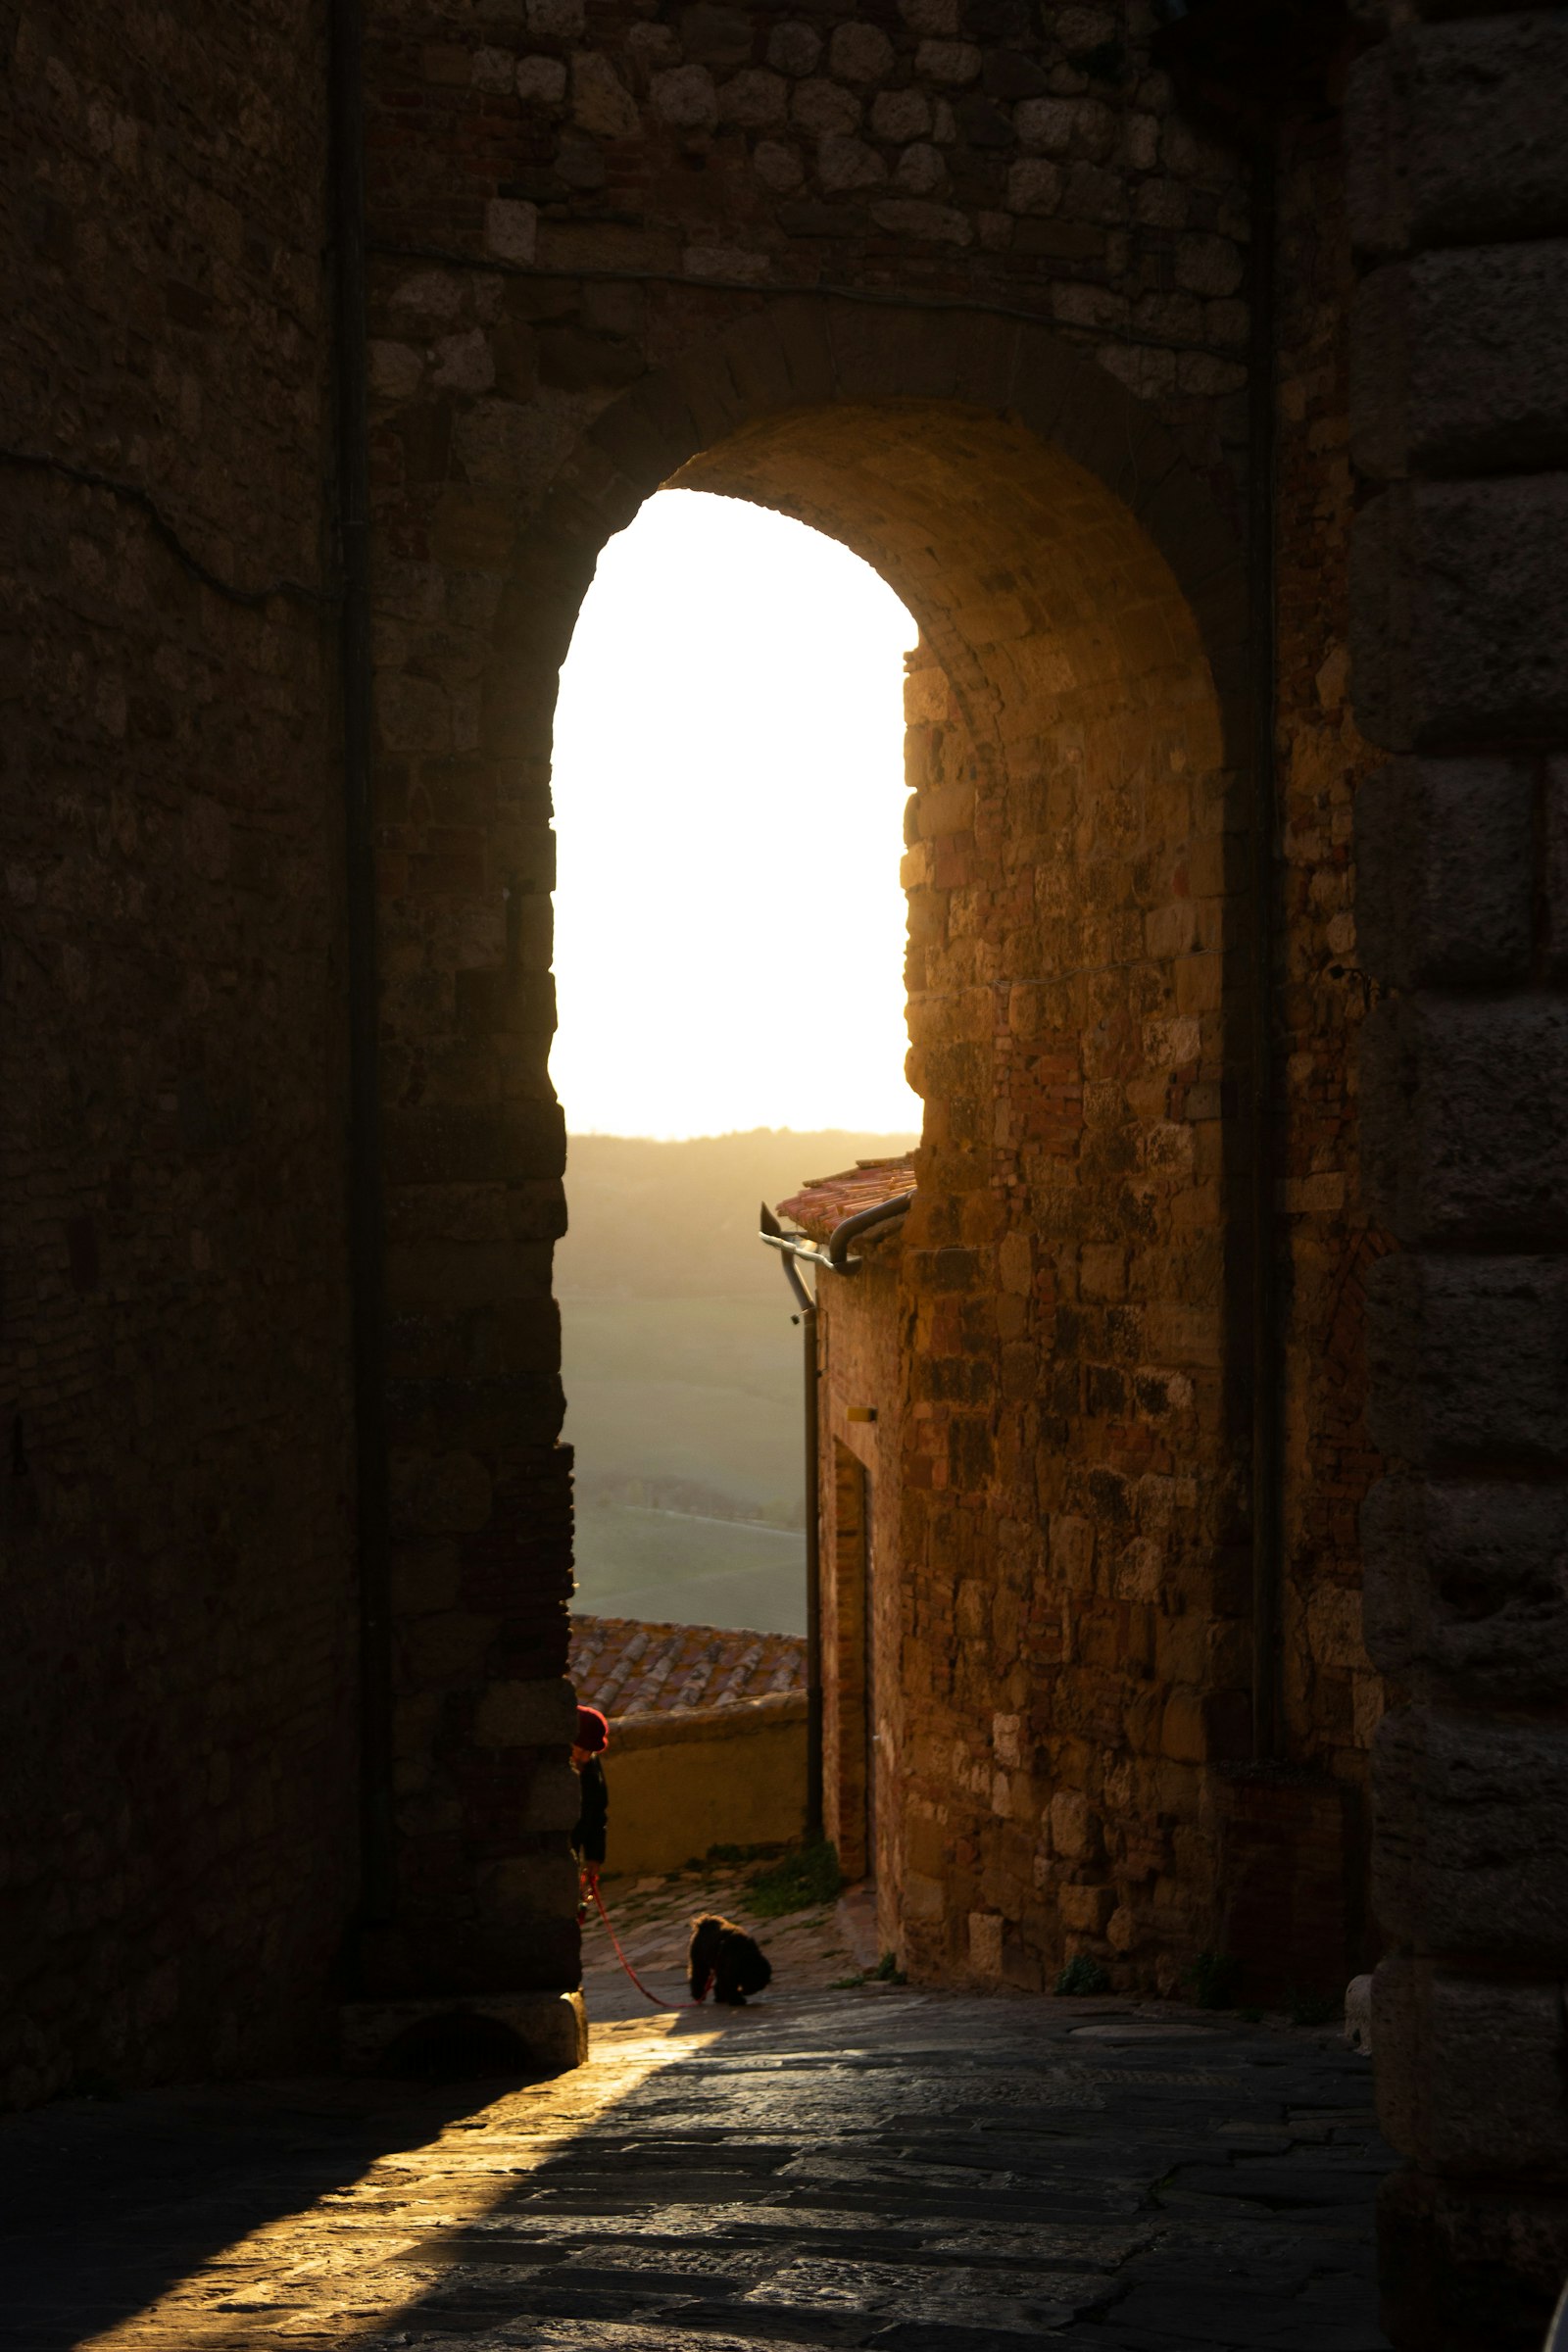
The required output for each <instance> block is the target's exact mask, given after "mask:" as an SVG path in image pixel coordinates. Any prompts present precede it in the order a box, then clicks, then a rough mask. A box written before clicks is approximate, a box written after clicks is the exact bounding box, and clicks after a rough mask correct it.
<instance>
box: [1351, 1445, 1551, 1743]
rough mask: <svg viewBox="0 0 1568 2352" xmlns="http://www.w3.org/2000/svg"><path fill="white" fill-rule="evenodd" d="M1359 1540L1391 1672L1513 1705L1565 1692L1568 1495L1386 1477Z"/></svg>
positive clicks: (1373, 1649) (1372, 1626) (1383, 1660)
mask: <svg viewBox="0 0 1568 2352" xmlns="http://www.w3.org/2000/svg"><path fill="white" fill-rule="evenodd" d="M1361 1543H1362V1555H1363V1559H1364V1563H1365V1576H1366V1585H1365V1593H1364V1601H1363V1626H1364V1631H1365V1636H1366V1645H1367V1649H1368V1651H1369V1652H1370V1654H1371V1656H1372V1658H1373V1659H1374V1661H1375V1662H1376V1663H1377V1664H1378V1665H1379V1666H1380V1667H1381V1668H1382V1669H1383V1671H1384V1673H1385V1674H1389V1675H1392V1676H1394V1677H1395V1678H1396V1679H1397V1680H1398V1681H1401V1682H1409V1681H1412V1680H1417V1679H1421V1680H1424V1679H1426V1678H1428V1677H1430V1678H1432V1679H1433V1680H1434V1681H1435V1682H1438V1683H1441V1684H1444V1685H1446V1687H1447V1688H1448V1690H1449V1691H1452V1692H1453V1693H1454V1694H1455V1695H1458V1696H1461V1697H1466V1698H1471V1699H1478V1700H1490V1701H1493V1702H1495V1703H1499V1702H1500V1703H1503V1704H1509V1705H1518V1704H1529V1703H1531V1702H1535V1701H1542V1700H1549V1699H1555V1698H1561V1697H1563V1696H1565V1695H1568V1489H1565V1488H1564V1487H1562V1486H1559V1485H1557V1484H1555V1483H1552V1484H1543V1485H1535V1484H1519V1485H1500V1484H1497V1483H1489V1484H1487V1485H1485V1486H1473V1485H1466V1486H1450V1485H1442V1486H1439V1485H1433V1484H1428V1483H1427V1482H1425V1481H1422V1480H1417V1479H1403V1478H1385V1479H1381V1480H1380V1481H1379V1482H1378V1484H1377V1485H1376V1486H1375V1487H1374V1488H1373V1489H1372V1491H1371V1493H1370V1494H1369V1495H1368V1496H1367V1498H1366V1501H1365V1503H1364V1504H1363V1505H1362V1508H1361Z"/></svg>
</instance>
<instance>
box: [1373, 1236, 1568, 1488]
mask: <svg viewBox="0 0 1568 2352" xmlns="http://www.w3.org/2000/svg"><path fill="white" fill-rule="evenodd" d="M1368 1308H1369V1314H1368V1322H1367V1345H1368V1352H1369V1357H1370V1361H1371V1368H1372V1405H1371V1423H1372V1434H1373V1437H1374V1440H1375V1441H1376V1442H1378V1443H1379V1444H1381V1445H1382V1446H1384V1448H1385V1449H1386V1451H1388V1452H1389V1453H1391V1454H1397V1455H1399V1456H1401V1457H1402V1458H1403V1459H1404V1460H1405V1461H1408V1462H1413V1463H1417V1464H1419V1465H1421V1466H1422V1467H1424V1468H1428V1469H1431V1470H1433V1471H1435V1472H1437V1473H1438V1474H1440V1475H1447V1476H1450V1477H1451V1476H1453V1475H1455V1474H1463V1473H1465V1472H1472V1473H1473V1472H1475V1471H1477V1470H1481V1469H1493V1468H1495V1467H1499V1466H1506V1467H1508V1468H1510V1469H1518V1468H1520V1467H1526V1468H1529V1469H1531V1470H1538V1469H1545V1468H1551V1467H1554V1466H1556V1465H1559V1464H1561V1463H1563V1462H1565V1461H1568V1421H1565V1418H1564V1407H1565V1404H1568V1266H1564V1265H1563V1263H1562V1262H1561V1260H1560V1259H1557V1258H1551V1257H1479V1256H1477V1257H1469V1256H1453V1257H1440V1256H1434V1255H1424V1256H1417V1255H1415V1254H1413V1253H1412V1254H1409V1255H1403V1254H1401V1255H1397V1256H1394V1257H1386V1258H1384V1259H1383V1260H1382V1261H1381V1262H1380V1263H1379V1265H1378V1266H1377V1267H1376V1268H1375V1269H1374V1274H1373V1280H1372V1284H1371V1286H1370V1289H1369V1294H1368Z"/></svg>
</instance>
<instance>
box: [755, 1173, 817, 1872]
mask: <svg viewBox="0 0 1568 2352" xmlns="http://www.w3.org/2000/svg"><path fill="white" fill-rule="evenodd" d="M761 1238H762V1240H763V1241H764V1242H767V1243H768V1244H770V1245H771V1246H772V1247H773V1248H775V1249H776V1248H779V1247H780V1246H781V1245H782V1244H784V1243H785V1241H786V1238H787V1237H786V1236H785V1234H784V1231H783V1228H782V1227H781V1225H780V1224H779V1221H778V1219H777V1218H776V1217H775V1216H774V1214H773V1212H772V1210H771V1209H770V1208H769V1207H768V1205H767V1202H766V1201H763V1202H762V1211H761ZM800 1254H802V1255H804V1254H805V1252H804V1251H803V1252H801V1253H800ZM795 1255H796V1252H794V1251H792V1250H788V1249H786V1250H785V1254H784V1256H783V1257H782V1258H781V1260H780V1261H779V1262H780V1263H781V1264H782V1266H783V1268H784V1279H785V1281H786V1282H787V1283H788V1284H789V1286H790V1289H791V1291H792V1292H793V1293H794V1296H795V1299H796V1301H797V1303H798V1304H799V1307H800V1310H801V1311H800V1313H799V1315H797V1317H796V1318H795V1319H796V1321H797V1322H798V1323H799V1324H800V1327H801V1369H802V1371H803V1373H804V1374H805V1384H804V1391H803V1402H804V1404H805V1408H806V1418H805V1439H806V1835H807V1838H808V1839H809V1841H810V1842H811V1843H812V1844H814V1843H815V1842H816V1841H817V1840H818V1839H819V1838H820V1837H821V1835H822V1540H821V1533H820V1516H821V1492H822V1474H821V1461H820V1438H819V1434H818V1423H817V1409H818V1397H817V1388H818V1375H817V1362H816V1300H815V1299H813V1298H812V1297H811V1294H810V1292H809V1290H808V1289H807V1287H806V1285H805V1283H804V1282H803V1281H802V1280H801V1278H800V1275H799V1274H798V1273H797V1272H796V1270H795V1263H794V1260H795ZM819 1262H821V1263H824V1264H825V1263H826V1260H825V1259H823V1260H821V1261H819Z"/></svg>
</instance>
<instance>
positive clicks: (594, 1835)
mask: <svg viewBox="0 0 1568 2352" xmlns="http://www.w3.org/2000/svg"><path fill="white" fill-rule="evenodd" d="M577 1779H578V1781H579V1782H580V1784H581V1795H580V1797H579V1800H578V1802H579V1805H580V1808H581V1809H580V1810H579V1812H578V1815H577V1827H576V1828H575V1829H574V1830H573V1831H572V1833H571V1850H572V1852H573V1853H574V1854H575V1855H576V1856H577V1857H578V1859H579V1861H583V1862H603V1860H604V1858H605V1826H606V1824H607V1823H608V1821H609V1819H610V1790H609V1789H608V1787H607V1786H606V1783H605V1768H604V1766H603V1764H601V1763H600V1761H599V1758H598V1757H597V1756H590V1757H589V1759H588V1761H587V1763H586V1764H584V1765H583V1766H582V1768H581V1770H580V1771H579V1772H578V1774H577Z"/></svg>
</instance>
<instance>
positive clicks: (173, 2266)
mask: <svg viewBox="0 0 1568 2352" xmlns="http://www.w3.org/2000/svg"><path fill="white" fill-rule="evenodd" d="M630 1891H631V1890H630V1889H628V1890H627V1892H628V1894H629V1893H630ZM676 1891H677V1893H684V1894H685V1895H686V1896H688V1897H689V1895H690V1891H691V1890H690V1889H689V1888H685V1889H682V1888H679V1887H677V1889H676ZM651 1907H653V1906H651V1902H650V1898H649V1897H648V1896H647V1894H646V1893H645V1895H644V1902H643V1912H644V1918H645V1925H644V1927H643V1928H642V1929H641V1930H640V1931H639V1932H638V1933H637V1934H636V1935H635V1936H634V1937H633V1949H634V1953H635V1954H638V1955H640V1964H641V1962H642V1961H646V1960H647V1959H648V1955H649V1952H650V1951H651V1950H652V1949H655V1948H657V1946H658V1941H659V1938H658V1933H657V1923H654V1927H653V1932H650V1928H649V1925H648V1924H647V1914H648V1912H649V1910H650V1908H651ZM634 1908H635V1906H634ZM768 1934H769V1938H770V1944H771V1948H772V1949H773V1951H774V1954H775V1958H777V1957H779V1956H780V1955H781V1954H787V1955H789V1964H788V1966H787V1967H786V1968H785V1969H783V1970H781V1972H780V1974H781V1980H782V1982H781V1984H780V1988H779V1990H778V1992H777V1995H776V1997H768V1998H766V1999H764V2000H763V2001H761V2002H759V2003H757V2004H755V2005H754V2006H751V2007H748V2008H746V2009H743V2010H740V2011H736V2012H731V2013H729V2014H728V2015H725V2014H722V2013H715V2012H714V2011H713V2010H712V2009H711V2008H707V2009H703V2010H693V2009H685V2010H670V2011H666V2012H660V2011H657V2010H655V2009H653V2008H652V2007H651V2006H649V2005H647V2004H644V2003H637V2002H633V2001H629V2000H617V1999H614V1998H613V1997H611V1981H610V1977H609V1974H608V1971H607V1969H606V1968H605V1967H604V1966H603V1965H601V1966H599V1967H596V1968H595V1969H594V1970H593V1971H591V1972H590V1976H589V1988H590V2004H591V2006H592V2007H593V2008H594V2011H595V2014H596V2016H597V2017H598V2018H601V2019H603V2018H604V2017H605V2011H606V2009H607V2008H610V2009H613V2010H617V2011H618V2012H619V2014H617V2015H613V2016H612V2017H611V2018H609V2020H608V2021H607V2022H603V2023H597V2024H596V2025H595V2028H594V2034H593V2055H592V2059H591V2061H590V2063H589V2064H588V2065H587V2066H586V2067H584V2068H582V2069H581V2070H579V2071H578V2072H577V2073H575V2074H572V2075H566V2076H564V2077H561V2078H559V2079H557V2080H555V2081H552V2082H542V2083H536V2084H531V2085H528V2086H526V2087H521V2088H517V2087H511V2088H500V2087H499V2086H498V2085H496V2084H493V2083H467V2084H462V2083H460V2084H455V2085H454V2084H443V2085H439V2086H430V2085H413V2084H407V2083H405V2084H392V2083H387V2082H379V2083H358V2084H356V2083H353V2082H344V2081H341V2080H335V2081H333V2080H328V2081H319V2082H290V2083H281V2084H279V2083H272V2084H248V2085H247V2084H240V2085H230V2086H227V2087H226V2088H222V2087H220V2088H206V2089H201V2090H197V2091H191V2092H180V2091H168V2092H158V2093H149V2094H145V2095H142V2096H138V2097H133V2098H128V2099H123V2100H109V2099H104V2100H93V2099H80V2100H77V2101H74V2102H69V2103H67V2104H65V2105H62V2106H57V2107H53V2108H48V2109H43V2110H39V2111H37V2112H35V2113H32V2114H28V2115H24V2116H19V2117H14V2118H11V2119H8V2120H7V2121H6V2122H5V2123H4V2124H3V2125H0V2178H3V2180H4V2211H5V2214H6V2224H5V2229H6V2243H5V2246H4V2249H3V2256H0V2268H3V2273H4V2282H3V2288H0V2305H3V2309H4V2311H5V2313H6V2315H7V2317H6V2318H5V2319H4V2320H3V2321H0V2330H3V2332H0V2341H3V2342H4V2344H5V2345H7V2346H8V2347H16V2348H17V2352H66V2348H67V2347H72V2348H74V2347H78V2346H88V2345H90V2346H92V2347H93V2348H94V2352H208V2348H209V2347H212V2348H215V2352H216V2348H217V2347H222V2352H278V2348H280V2347H284V2346H287V2347H291V2348H292V2347H302V2346H318V2347H323V2348H325V2347H331V2348H333V2352H336V2348H337V2347H339V2346H342V2347H349V2346H353V2347H355V2348H356V2352H392V2348H393V2347H398V2348H399V2352H403V2348H404V2347H409V2348H412V2352H447V2348H449V2347H456V2346H458V2345H460V2344H461V2345H463V2346H465V2347H466V2348H467V2352H486V2348H487V2347H491V2346H494V2347H498V2348H499V2347H501V2346H506V2347H509V2348H513V2347H516V2348H519V2352H520V2348H522V2347H537V2348H539V2352H544V2348H545V2347H557V2346H559V2347H562V2348H563V2352H565V2348H567V2347H570V2348H572V2352H575V2348H576V2347H583V2348H584V2352H586V2348H587V2347H588V2346H590V2345H591V2346H593V2347H595V2348H596V2352H600V2348H608V2352H686V2348H687V2347H696V2346H699V2345H701V2346H703V2347H705V2348H706V2352H752V2348H753V2347H758V2346H761V2345H764V2344H801V2345H814V2346H835V2345H844V2346H852V2345H863V2346H868V2347H869V2346H878V2347H887V2348H888V2352H993V2348H994V2347H1000V2348H1001V2352H1007V2348H1008V2347H1011V2346H1015V2345H1016V2346H1022V2345H1026V2344H1037V2343H1038V2344H1050V2345H1054V2346H1056V2347H1059V2348H1060V2352H1197V2347H1202V2348H1203V2352H1231V2348H1232V2347H1234V2348H1235V2352H1242V2347H1244V2346H1245V2347H1247V2352H1257V2348H1258V2347H1263V2346H1267V2347H1270V2348H1271V2352H1382V2347H1383V2346H1384V2344H1385V2340H1386V2339H1385V2337H1384V2336H1383V2334H1382V2333H1381V2331H1380V2329H1379V2327H1378V2325H1377V2315H1376V2290H1375V2285H1374V2280H1373V2267H1374V2266H1373V2224H1372V2207H1373V2194H1374V2190H1375V2188H1376V2185H1377V2181H1378V2179H1379V2178H1380V2176H1381V2175H1382V2173H1383V2172H1384V2170H1385V2169H1386V2168H1387V2166H1388V2165H1389V2163H1390V2162H1391V2159H1390V2157H1389V2155H1388V2152H1387V2150H1386V2149H1385V2148H1384V2146H1383V2144H1382V2142H1381V2141H1380V2139H1379V2138H1378V2135H1377V2131H1376V2129H1375V2126H1374V2122H1373V2117H1372V2084H1371V2069H1370V2066H1369V2064H1368V2062H1367V2061H1366V2060H1365V2059H1364V2058H1362V2057H1360V2056H1358V2055H1356V2054H1354V2053H1353V2052H1351V2051H1349V2050H1348V2049H1347V2047H1346V2046H1345V2044H1344V2042H1343V2040H1342V2039H1341V2037H1340V2034H1339V2031H1338V2029H1337V2028H1321V2029H1313V2030H1308V2029H1300V2028H1296V2029H1292V2028H1288V2027H1285V2026H1283V2025H1277V2024H1258V2025H1248V2024H1244V2023H1239V2022H1238V2021H1237V2020H1236V2019H1235V2018H1234V2017H1232V2016H1228V2015H1223V2014H1219V2013H1214V2012H1204V2011H1201V2010H1195V2009H1187V2008H1181V2007H1176V2006H1173V2005H1171V2004H1169V2003H1161V2004H1154V2003H1149V2004H1139V2003H1135V2002H1129V2001H1126V2000H1118V1999H1113V1998H1104V1999H1088V2000H1085V1999H1076V2000H1074V1999H1050V1998H1036V1997H1022V1996H1020V1997H1008V1996H1006V1995H993V1996H990V1997H983V1998H982V1997H972V1996H965V1995H961V1994H951V1993H936V1992H930V1991H925V1990H922V1989H916V1988H912V1987H905V1986H900V1985H893V1984H877V1983H870V1982H868V1983H865V1984H863V1985H856V1984H853V1983H850V1982H846V1981H845V1980H844V1979H843V1978H839V1979H837V1980H831V1979H830V1978H829V1976H828V1972H829V1970H832V1969H843V1968H845V1967H846V1966H850V1967H851V1968H852V1970H853V1963H849V1962H848V1961H847V1959H846V1955H845V1953H844V1951H843V1949H842V1946H841V1945H838V1944H836V1942H835V1937H834V1933H833V1921H832V1916H831V1914H829V1913H827V1912H823V1913H822V1914H821V1915H819V1916H817V1917H815V1918H812V1917H810V1916H807V1917H804V1918H798V1919H795V1920H790V1921H786V1922H783V1923H777V1924H776V1925H775V1926H774V1927H773V1928H772V1929H771V1930H769V1931H768ZM599 1941H600V1942H601V1943H602V1941H603V1938H602V1936H601V1937H600V1939H599ZM665 1948H666V1949H667V1948H669V1947H668V1939H667V1937H666V1939H665ZM604 1957H605V1955H604V1954H603V1953H602V1952H600V1951H598V1950H597V1947H596V1958H598V1959H599V1960H601V1961H603V1960H604ZM656 1981H657V1983H658V1985H660V1987H661V1988H662V1989H665V1988H669V1987H671V1986H672V1985H673V1982H674V1979H673V1976H672V1974H671V1973H670V1972H669V1971H668V1970H667V1969H666V1970H665V1971H664V1972H663V1973H662V1974H661V1975H660V1976H659V1977H658V1978H657V1980H656ZM622 1985H624V1980H622ZM626 1989H628V1990H629V1988H626ZM634 2007H635V2008H638V2009H640V2011H641V2014H639V2015H633V2014H631V2011H632V2009H633V2008H634Z"/></svg>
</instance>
